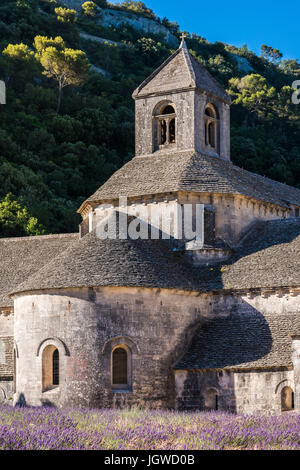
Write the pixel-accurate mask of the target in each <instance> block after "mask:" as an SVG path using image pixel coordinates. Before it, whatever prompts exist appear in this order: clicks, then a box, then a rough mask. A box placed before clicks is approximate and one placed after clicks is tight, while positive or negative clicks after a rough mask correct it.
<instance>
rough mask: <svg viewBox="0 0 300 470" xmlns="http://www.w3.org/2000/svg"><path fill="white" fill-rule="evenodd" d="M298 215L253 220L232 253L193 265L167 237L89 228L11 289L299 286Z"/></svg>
mask: <svg viewBox="0 0 300 470" xmlns="http://www.w3.org/2000/svg"><path fill="white" fill-rule="evenodd" d="M299 250H300V219H286V220H278V221H271V222H263V223H260V224H258V225H257V226H256V227H254V228H253V230H252V231H251V232H250V233H249V235H248V237H246V238H245V239H244V241H243V244H242V245H241V246H240V247H239V249H238V251H237V252H236V253H235V255H234V257H233V258H232V260H231V261H230V262H227V263H226V266H225V267H224V266H223V265H222V264H217V265H213V266H202V267H199V268H195V267H193V266H191V265H190V264H188V260H187V258H186V257H185V256H184V253H182V252H174V251H173V250H172V241H171V242H169V241H166V240H130V239H129V240H120V239H117V240H100V239H99V238H97V236H96V235H95V233H94V232H91V233H89V234H88V235H86V236H85V237H83V238H82V239H80V240H77V241H75V242H74V243H72V244H71V245H70V247H69V248H68V249H67V250H65V251H64V252H63V253H61V254H59V255H58V256H57V257H56V258H55V259H53V260H52V261H50V262H49V263H48V264H47V265H45V266H44V267H43V268H42V269H41V270H39V271H37V272H35V274H34V275H33V276H31V277H30V278H29V279H27V280H26V281H25V282H23V283H22V284H20V285H19V286H18V287H17V288H14V287H13V288H12V289H11V291H13V290H14V291H15V292H23V291H29V290H37V289H50V288H66V287H83V286H87V287H95V286H140V287H156V288H166V289H173V288H174V289H184V290H194V291H213V290H215V291H216V290H222V289H230V290H231V289H235V290H239V289H248V288H260V287H263V288H266V287H270V288H271V287H286V286H288V287H289V286H291V287H293V286H300V269H299V263H300V256H299V254H300V253H299Z"/></svg>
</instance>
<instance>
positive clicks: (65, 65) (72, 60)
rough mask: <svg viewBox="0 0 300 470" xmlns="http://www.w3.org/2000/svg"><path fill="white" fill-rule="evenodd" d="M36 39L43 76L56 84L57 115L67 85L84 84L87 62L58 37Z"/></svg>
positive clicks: (87, 68)
mask: <svg viewBox="0 0 300 470" xmlns="http://www.w3.org/2000/svg"><path fill="white" fill-rule="evenodd" d="M36 39H37V40H35V45H36V47H37V57H38V58H39V60H40V63H41V64H42V66H43V67H44V72H43V74H44V75H46V76H47V77H49V78H54V79H55V80H57V82H58V101H57V109H56V111H57V113H59V111H60V106H61V98H62V91H63V89H64V88H65V87H66V86H69V85H73V86H79V85H81V83H83V82H84V80H85V79H86V75H87V72H88V70H89V62H88V59H87V57H86V55H85V53H84V52H83V51H81V50H76V49H69V48H67V47H65V44H64V42H63V39H62V38H61V37H60V36H58V37H56V38H55V39H52V38H50V39H48V38H46V37H40V36H39V37H38V38H36ZM49 44H51V45H49ZM57 45H58V47H57Z"/></svg>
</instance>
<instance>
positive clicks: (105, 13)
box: [64, 0, 179, 48]
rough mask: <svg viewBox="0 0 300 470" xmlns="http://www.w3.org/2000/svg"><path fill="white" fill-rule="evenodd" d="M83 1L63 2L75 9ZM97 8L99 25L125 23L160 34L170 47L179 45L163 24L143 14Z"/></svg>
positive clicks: (79, 6)
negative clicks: (99, 16) (99, 11)
mask: <svg viewBox="0 0 300 470" xmlns="http://www.w3.org/2000/svg"><path fill="white" fill-rule="evenodd" d="M84 2H85V0H64V4H65V5H66V6H68V7H69V8H74V9H75V10H80V8H81V5H82V4H83V3H84ZM99 10H101V13H102V15H101V18H100V19H99V24H101V26H104V27H109V26H119V25H121V24H124V23H126V24H129V25H130V26H132V27H133V28H135V29H137V30H139V31H143V32H144V33H146V34H149V33H152V34H162V35H163V36H164V38H165V41H166V42H167V43H168V44H169V45H170V46H171V47H174V48H177V47H178V45H179V41H178V39H177V38H176V37H175V36H174V35H173V34H172V33H171V32H170V31H169V30H168V29H167V28H166V27H165V26H164V25H162V24H159V23H157V22H156V21H154V20H151V19H150V18H144V17H143V16H140V15H136V14H135V13H133V12H129V11H119V10H110V9H109V8H107V9H101V8H99Z"/></svg>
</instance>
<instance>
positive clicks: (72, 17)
mask: <svg viewBox="0 0 300 470" xmlns="http://www.w3.org/2000/svg"><path fill="white" fill-rule="evenodd" d="M54 11H55V13H56V15H57V20H58V21H60V22H61V23H70V24H74V23H75V21H76V15H77V12H76V10H70V9H69V8H63V7H58V8H55V10H54Z"/></svg>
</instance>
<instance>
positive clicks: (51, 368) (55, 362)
mask: <svg viewBox="0 0 300 470" xmlns="http://www.w3.org/2000/svg"><path fill="white" fill-rule="evenodd" d="M42 375H43V377H42V380H43V392H45V391H46V390H50V389H52V388H54V387H57V386H58V385H59V351H58V349H57V348H56V347H55V346H53V345H49V346H46V347H45V349H44V351H43V355H42Z"/></svg>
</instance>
